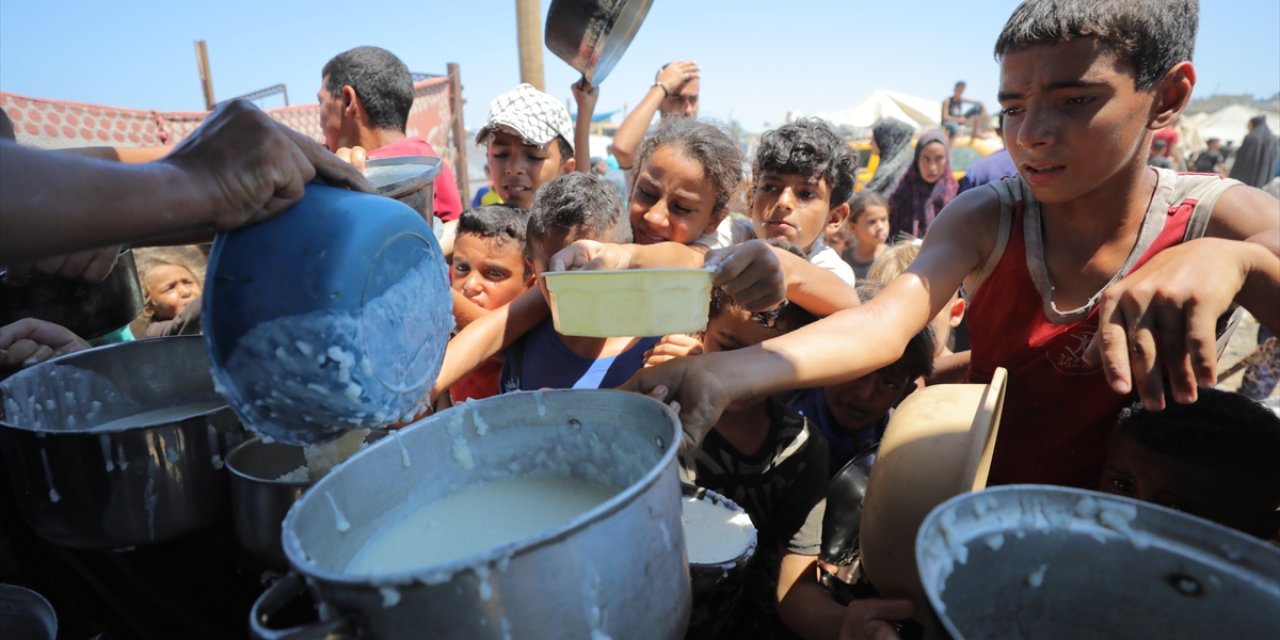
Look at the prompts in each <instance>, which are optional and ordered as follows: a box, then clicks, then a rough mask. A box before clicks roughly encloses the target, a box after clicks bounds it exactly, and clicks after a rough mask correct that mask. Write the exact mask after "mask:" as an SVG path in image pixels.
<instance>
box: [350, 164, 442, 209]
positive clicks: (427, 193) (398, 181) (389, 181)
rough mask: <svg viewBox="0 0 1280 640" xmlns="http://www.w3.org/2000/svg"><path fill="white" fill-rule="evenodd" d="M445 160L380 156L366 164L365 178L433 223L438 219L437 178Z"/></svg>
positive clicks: (378, 191)
mask: <svg viewBox="0 0 1280 640" xmlns="http://www.w3.org/2000/svg"><path fill="white" fill-rule="evenodd" d="M443 162H444V161H443V160H441V159H440V158H436V157H433V156H402V157H398V158H377V159H374V160H370V161H368V162H367V163H365V167H364V177H365V178H368V179H369V183H370V184H372V185H373V189H374V191H375V192H376V193H377V194H378V195H380V196H387V197H388V198H395V199H396V200H399V201H400V202H402V203H404V204H406V205H408V207H409V208H410V209H413V210H414V211H417V212H418V213H420V214H422V218H423V219H424V220H427V221H428V222H430V221H432V219H433V218H435V203H434V196H435V180H436V178H437V177H439V175H440V171H441V165H442V164H443Z"/></svg>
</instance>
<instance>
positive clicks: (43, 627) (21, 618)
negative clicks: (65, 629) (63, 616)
mask: <svg viewBox="0 0 1280 640" xmlns="http://www.w3.org/2000/svg"><path fill="white" fill-rule="evenodd" d="M0 630H3V631H4V637H5V639H6V640H55V638H57V637H58V614H57V613H55V612H54V610H53V605H51V604H49V601H48V600H45V599H44V596H42V595H40V594H38V593H36V592H35V591H32V590H30V589H27V588H26V587H19V586H18V585H14V584H0Z"/></svg>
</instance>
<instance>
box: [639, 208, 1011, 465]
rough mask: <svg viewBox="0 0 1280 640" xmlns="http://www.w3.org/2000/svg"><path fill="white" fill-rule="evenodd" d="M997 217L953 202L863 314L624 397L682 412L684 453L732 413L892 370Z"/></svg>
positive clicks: (701, 365) (659, 372) (644, 381)
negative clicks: (647, 398) (743, 405)
mask: <svg viewBox="0 0 1280 640" xmlns="http://www.w3.org/2000/svg"><path fill="white" fill-rule="evenodd" d="M998 207H999V201H998V200H997V198H996V196H995V193H994V192H991V191H988V190H976V191H968V192H965V193H964V194H962V195H961V196H960V197H957V198H956V200H954V201H953V202H952V204H951V205H949V206H948V207H947V209H946V210H945V211H944V212H943V214H942V215H940V216H938V218H937V220H936V221H935V222H934V224H933V226H931V227H930V229H929V233H928V235H927V236H926V237H925V241H924V246H923V247H922V248H921V251H920V255H919V257H917V258H916V260H915V262H914V263H913V264H912V265H911V267H910V268H909V269H908V270H907V271H906V272H904V273H903V274H902V275H900V276H898V278H897V279H895V280H894V281H893V282H892V283H890V284H889V286H888V287H886V288H885V290H884V291H883V292H882V293H881V294H880V295H878V296H876V297H875V298H873V299H872V300H871V301H870V302H868V303H867V304H864V305H862V306H859V307H855V308H853V309H847V310H845V311H841V312H839V313H836V314H834V315H831V316H829V317H827V318H823V319H822V320H819V321H818V322H815V323H813V324H810V325H808V326H806V327H803V328H801V329H798V330H796V331H792V332H791V333H788V334H786V335H784V336H779V337H777V338H774V339H772V340H768V341H765V342H763V343H761V344H759V345H756V346H753V347H748V348H745V349H738V350H736V351H729V352H721V353H710V354H704V355H700V356H698V357H696V358H677V359H675V360H672V361H670V362H665V363H663V364H660V365H658V366H655V367H649V368H646V369H642V370H641V371H639V372H637V373H636V375H634V376H632V378H631V379H630V380H628V381H627V383H626V384H625V385H623V387H622V388H624V389H627V390H631V391H639V392H641V393H650V392H652V391H654V390H655V389H656V388H657V387H659V386H661V387H663V388H664V389H665V390H666V393H665V394H659V395H662V396H664V397H665V398H666V400H668V401H671V400H675V401H678V402H679V403H680V406H681V411H680V418H681V421H682V422H683V423H684V427H685V436H686V443H685V444H686V445H688V444H696V443H697V442H700V441H701V438H702V436H703V435H704V434H705V433H706V431H707V430H708V429H710V428H711V426H712V425H714V424H715V421H716V420H717V419H718V418H719V417H720V414H721V413H722V412H723V411H724V409H725V408H726V407H728V406H729V405H730V404H732V403H735V402H745V401H752V400H759V399H762V398H765V397H767V396H768V395H769V394H771V393H775V392H777V391H782V390H785V389H801V388H806V387H817V386H823V385H827V384H834V383H837V382H844V381H847V380H853V379H855V378H858V377H861V376H863V375H866V374H868V373H871V372H873V371H875V370H877V369H879V368H881V367H883V366H886V365H889V364H892V363H893V362H896V361H897V360H898V358H900V357H901V356H902V352H903V350H904V349H905V348H906V344H907V342H908V341H909V340H910V339H911V337H912V336H914V335H915V334H916V333H918V332H919V331H920V329H922V328H924V326H925V325H926V324H928V322H929V320H930V319H931V318H933V317H934V316H935V315H936V314H937V313H938V312H939V311H941V310H942V308H943V307H944V306H945V305H946V304H947V303H948V302H949V301H950V300H951V296H952V295H954V294H955V291H956V289H957V288H959V287H960V283H961V281H962V280H964V278H965V277H966V276H968V275H969V274H970V273H973V272H975V271H977V270H978V268H979V266H980V265H981V264H982V263H983V261H984V260H985V259H986V256H987V255H988V254H989V253H990V251H991V245H992V244H993V240H994V238H993V236H994V234H992V233H991V230H992V229H995V228H996V223H997V220H998V216H999V208H998Z"/></svg>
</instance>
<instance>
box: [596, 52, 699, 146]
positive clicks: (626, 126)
mask: <svg viewBox="0 0 1280 640" xmlns="http://www.w3.org/2000/svg"><path fill="white" fill-rule="evenodd" d="M697 79H698V65H696V64H694V63H692V62H687V61H679V62H672V63H671V64H669V65H667V66H666V67H664V68H662V69H661V70H659V71H658V76H657V78H655V80H654V84H653V86H651V87H649V91H647V92H646V93H645V94H644V97H643V98H641V99H640V103H639V104H637V105H636V107H635V108H634V109H632V110H631V113H628V114H627V117H626V118H625V119H624V120H623V121H622V124H621V125H619V126H618V130H617V131H616V132H615V133H614V134H613V156H614V157H615V158H617V159H618V166H619V167H621V168H622V169H632V168H635V165H636V160H637V158H636V151H638V150H639V149H640V143H641V142H642V141H643V140H644V132H645V131H648V129H649V123H650V122H653V114H655V113H657V112H658V107H659V106H661V105H662V101H663V100H664V99H665V98H666V97H667V93H668V92H670V93H676V92H678V91H680V90H681V89H683V88H684V86H685V85H686V84H688V83H690V82H692V81H694V80H697ZM664 87H665V88H664Z"/></svg>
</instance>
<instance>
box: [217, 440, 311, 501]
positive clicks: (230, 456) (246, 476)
mask: <svg viewBox="0 0 1280 640" xmlns="http://www.w3.org/2000/svg"><path fill="white" fill-rule="evenodd" d="M261 444H270V443H267V442H264V441H263V440H262V438H261V437H256V436H255V437H253V438H249V439H248V440H245V441H244V442H241V443H240V444H238V445H236V446H235V448H233V449H232V450H231V451H228V452H227V459H226V460H224V461H223V462H224V463H225V464H226V465H227V470H228V471H230V472H231V474H232V475H234V476H235V477H237V478H240V479H242V480H248V481H249V482H256V483H259V484H265V485H271V486H273V487H290V488H299V489H305V488H307V487H310V486H311V485H313V484H315V483H314V482H312V481H310V480H307V481H305V482H290V481H286V480H270V479H267V478H263V477H261V476H255V475H252V474H250V473H247V472H245V471H241V470H240V468H239V467H237V466H236V463H235V460H236V458H238V457H240V456H239V453H240V450H241V449H247V448H249V446H251V445H255V446H256V445H261ZM281 444H283V443H281ZM289 446H295V445H289Z"/></svg>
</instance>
